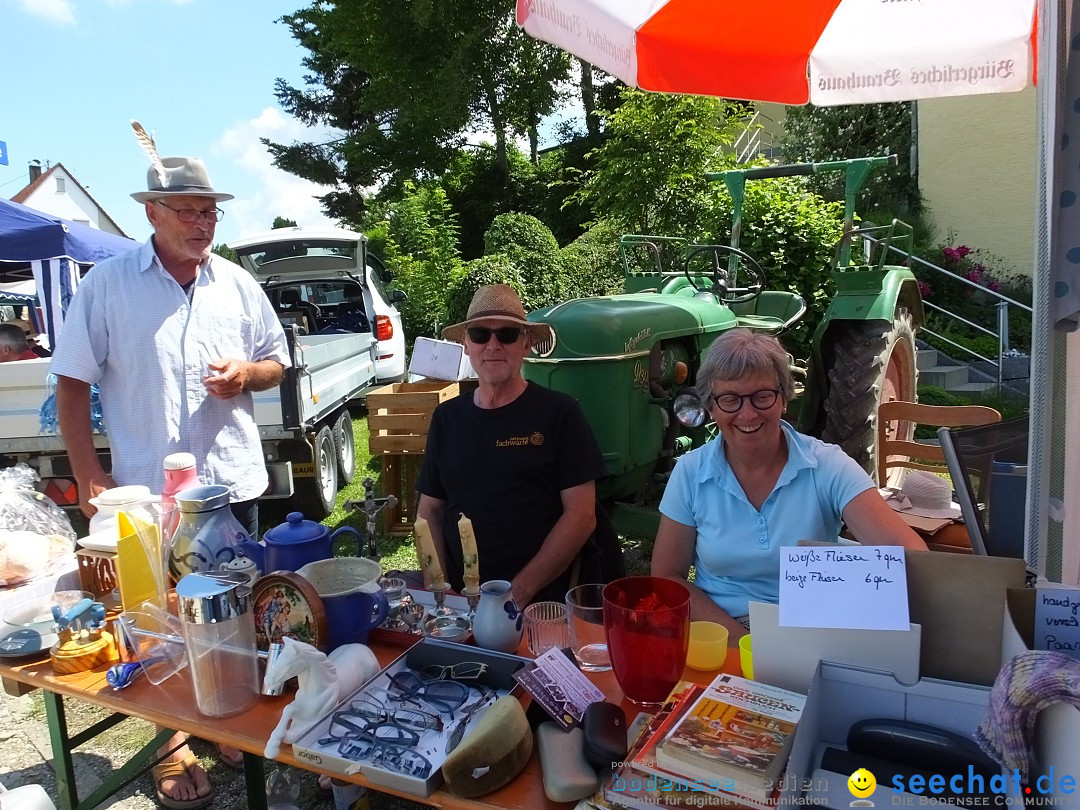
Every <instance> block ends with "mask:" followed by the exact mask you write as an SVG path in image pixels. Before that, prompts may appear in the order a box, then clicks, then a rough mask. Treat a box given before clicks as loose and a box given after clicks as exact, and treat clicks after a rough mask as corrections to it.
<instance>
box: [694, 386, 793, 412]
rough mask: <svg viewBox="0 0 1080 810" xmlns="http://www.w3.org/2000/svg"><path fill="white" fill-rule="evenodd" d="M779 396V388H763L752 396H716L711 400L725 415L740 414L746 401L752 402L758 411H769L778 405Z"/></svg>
mask: <svg viewBox="0 0 1080 810" xmlns="http://www.w3.org/2000/svg"><path fill="white" fill-rule="evenodd" d="M779 396H780V389H779V388H762V389H761V390H760V391H755V392H754V393H752V394H714V395H713V396H711V397H709V399H711V400H712V401H713V402H715V403H716V407H717V408H719V409H720V410H722V411H723V412H724V413H738V412H739V411H741V410H742V406H743V403H744V402H745V401H746V400H750V404H751V405H753V406H754V407H755V408H756V409H757V410H759V411H767V410H768V409H769V408H771V407H772V406H773V405H775V404H776V400H777V398H778V397H779Z"/></svg>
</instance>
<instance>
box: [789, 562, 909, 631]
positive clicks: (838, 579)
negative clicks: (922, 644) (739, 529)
mask: <svg viewBox="0 0 1080 810" xmlns="http://www.w3.org/2000/svg"><path fill="white" fill-rule="evenodd" d="M908 623H909V622H908V600H907V568H906V566H905V565H904V549H903V548H901V547H900V546H835V547H829V546H791V547H786V548H783V549H781V552H780V625H781V626H783V627H836V628H847V629H851V630H907V629H908Z"/></svg>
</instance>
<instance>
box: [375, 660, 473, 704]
mask: <svg viewBox="0 0 1080 810" xmlns="http://www.w3.org/2000/svg"><path fill="white" fill-rule="evenodd" d="M386 677H387V678H389V679H390V688H389V690H388V691H389V692H390V693H391V694H393V695H395V696H396V697H397V698H398V699H399V700H403V701H407V702H410V703H412V704H413V705H419V706H430V707H431V708H433V709H436V710H438V711H439V712H443V713H446V712H452V711H454V710H455V709H460V708H461V707H462V706H463V705H464V704H465V701H466V700H467V699H468V697H469V687H468V686H466V685H465V684H463V683H461V682H459V681H448V680H424V679H422V678H421V677H420V676H419V675H417V674H416V673H415V672H412V671H409V670H406V671H404V672H391V673H387V675H386Z"/></svg>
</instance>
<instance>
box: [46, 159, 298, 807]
mask: <svg viewBox="0 0 1080 810" xmlns="http://www.w3.org/2000/svg"><path fill="white" fill-rule="evenodd" d="M152 157H153V161H152V162H153V165H152V167H151V169H150V171H149V172H148V173H147V190H146V191H140V192H137V193H135V194H132V195H131V196H132V197H133V198H134V199H135V200H136V201H137V202H140V203H142V204H143V206H144V207H145V210H146V218H147V219H148V220H149V221H150V224H151V226H152V227H153V229H154V233H153V236H151V237H150V239H149V241H147V242H146V244H145V245H143V246H142V247H141V248H138V249H137V250H133V251H131V252H130V253H127V254H123V255H120V256H114V257H112V258H110V259H108V260H106V261H104V262H102V263H101V264H98V265H97V266H96V267H94V269H93V270H92V271H91V272H90V273H89V274H87V276H86V277H85V278H84V279H83V281H82V283H81V284H80V285H79V288H78V290H77V291H76V293H75V296H74V298H73V299H72V301H71V305H70V306H69V308H68V311H67V313H66V316H65V319H64V331H63V334H62V335H61V338H60V340H59V342H58V345H57V346H56V347H55V351H54V354H53V360H52V366H51V369H52V371H53V373H54V374H56V375H57V387H56V399H57V415H58V417H59V421H60V432H61V434H62V435H63V438H64V444H65V446H66V448H67V452H68V457H69V458H70V460H71V467H72V470H73V472H74V475H75V480H76V482H77V484H78V489H79V497H80V500H81V502H82V508H83V511H84V512H85V513H86V514H87V515H90V514H92V513H93V512H94V508H93V506H92V505H91V504H89V502H88V501H89V499H90V498H91V497H92V496H95V495H97V494H98V493H99V492H101V491H102V490H104V489H108V488H110V487H113V486H116V485H118V484H119V485H124V484H145V485H146V486H149V487H150V489H151V491H153V492H160V491H161V490H162V487H163V485H164V473H163V469H162V461H163V460H164V458H165V456H167V455H169V454H170V453H174V452H188V453H192V454H194V456H195V458H196V464H197V467H198V472H199V477H200V479H201V480H202V481H203V482H205V483H208V484H223V485H226V486H228V487H229V488H230V490H231V493H230V500H231V502H232V503H231V506H232V510H233V514H234V515H236V517H237V519H238V520H239V521H240V523H241V524H242V525H244V526H245V527H246V528H247V529H248V531H249V532H250V533H252V534H254V533H255V532H256V531H257V530H258V498H259V496H260V495H261V494H262V493H263V491H264V490H265V489H266V485H267V473H266V465H265V463H264V461H263V455H262V445H261V442H260V440H259V431H258V426H257V425H256V423H255V414H254V407H253V402H252V392H253V391H262V390H265V389H268V388H272V387H273V386H275V385H277V384H278V383H279V382H280V381H281V378H282V374H283V373H284V369H285V367H286V366H288V365H289V362H290V361H289V356H288V352H287V349H286V344H285V334H284V332H283V330H282V328H281V325H280V323H279V322H278V319H277V316H276V315H275V313H274V310H273V308H272V307H271V305H270V302H269V301H268V300H267V298H266V295H265V293H263V291H262V289H261V288H260V287H259V285H258V283H257V282H256V281H255V280H254V279H253V278H252V277H251V275H250V274H248V273H246V272H245V271H244V270H243V269H242V268H240V267H238V266H236V265H235V264H232V263H231V262H229V261H226V260H225V259H222V258H221V257H219V256H216V255H213V254H211V252H210V247H211V245H212V244H213V241H214V229H215V226H216V225H217V222H218V220H220V219H221V216H222V211H221V209H220V208H218V207H217V204H218V203H219V202H222V201H224V200H231V199H232V195H231V194H224V193H221V192H218V191H215V190H214V188H213V186H212V184H211V182H210V178H209V176H208V175H207V172H206V168H205V166H204V165H203V163H202V161H201V160H199V159H197V158H190V157H175V158H163V159H161V158H158V157H157V155H156V154H155V155H153V156H152ZM94 383H97V384H98V387H99V389H100V392H101V405H102V411H103V416H104V423H105V427H106V430H107V431H108V436H109V445H110V447H111V451H112V473H111V475H110V474H109V473H106V472H105V471H104V469H103V468H102V466H101V464H100V463H99V461H98V456H97V452H96V450H95V449H94V443H93V438H92V436H91V425H90V386H91V385H92V384H94ZM176 742H179V743H182V742H183V740H182V739H181V740H179V741H176ZM168 747H171V746H168ZM222 754H223V757H224V758H225V761H226V762H227V764H230V765H232V766H234V767H237V766H238V765H239V763H240V762H241V761H242V758H241V757H240V754H239V752H236V751H231V750H223V751H222ZM155 780H156V782H157V793H158V800H159V801H160V802H161V803H162V804H163V805H165V806H167V807H183V808H193V807H196V806H204V805H206V804H208V803H209V802H210V800H211V798H210V787H209V784H208V782H207V781H206V774H205V773H204V772H203V771H202V769H201V768H200V767H199V765H198V762H197V761H196V760H195V758H194V757H193V756H192V754H191V752H190V751H189V750H187V748H182V749H180V750H179V751H177V752H176V753H175V754H173V755H172V756H171V758H170V759H168V760H166V761H165V762H164V763H162V764H161V765H159V766H157V768H156V769H155Z"/></svg>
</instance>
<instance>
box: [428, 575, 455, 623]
mask: <svg viewBox="0 0 1080 810" xmlns="http://www.w3.org/2000/svg"><path fill="white" fill-rule="evenodd" d="M428 590H429V591H431V593H432V595H433V596H434V597H435V609H434V610H433V611H431V615H432V616H453V615H455V614H454V609H453V608H448V607H447V606H446V605H445V604H444V603H445V601H446V592H447V591H448V590H450V584H449V583H447V582H441V583H439V584H438V585H432V586H431V587H430V588H428Z"/></svg>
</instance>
